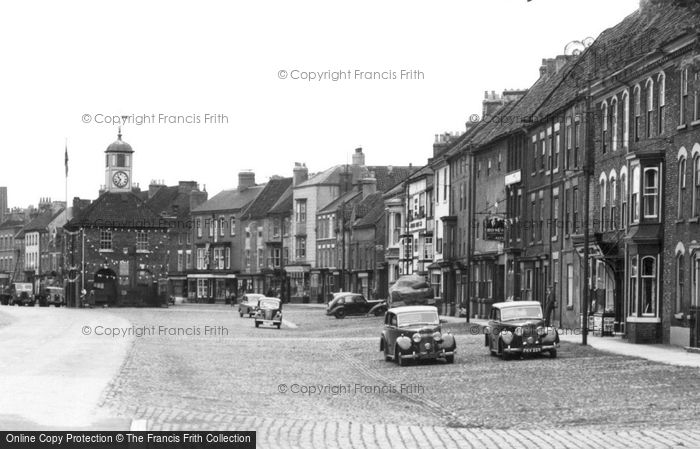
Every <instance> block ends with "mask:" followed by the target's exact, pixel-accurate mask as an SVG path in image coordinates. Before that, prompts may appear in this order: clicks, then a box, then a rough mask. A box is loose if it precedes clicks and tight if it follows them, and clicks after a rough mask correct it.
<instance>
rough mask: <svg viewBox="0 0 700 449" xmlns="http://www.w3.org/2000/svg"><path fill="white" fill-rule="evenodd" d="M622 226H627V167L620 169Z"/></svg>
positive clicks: (622, 227)
mask: <svg viewBox="0 0 700 449" xmlns="http://www.w3.org/2000/svg"><path fill="white" fill-rule="evenodd" d="M620 200H621V206H620V228H621V229H626V228H627V167H622V169H621V170H620Z"/></svg>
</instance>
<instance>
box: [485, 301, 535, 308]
mask: <svg viewBox="0 0 700 449" xmlns="http://www.w3.org/2000/svg"><path fill="white" fill-rule="evenodd" d="M522 306H538V307H541V306H542V305H541V304H540V303H539V302H538V301H506V302H496V303H493V304H492V305H491V307H498V308H499V309H507V308H509V307H522Z"/></svg>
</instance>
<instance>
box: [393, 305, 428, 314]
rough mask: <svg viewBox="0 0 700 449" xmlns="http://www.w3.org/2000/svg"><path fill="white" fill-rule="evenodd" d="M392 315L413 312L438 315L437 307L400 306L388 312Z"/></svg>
mask: <svg viewBox="0 0 700 449" xmlns="http://www.w3.org/2000/svg"><path fill="white" fill-rule="evenodd" d="M388 312H391V313H396V314H399V313H411V312H435V313H437V307H435V306H400V307H392V308H391V309H389V310H388Z"/></svg>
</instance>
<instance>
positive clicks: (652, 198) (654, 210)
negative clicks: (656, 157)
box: [644, 167, 659, 218]
mask: <svg viewBox="0 0 700 449" xmlns="http://www.w3.org/2000/svg"><path fill="white" fill-rule="evenodd" d="M658 216H659V169H658V168H656V167H648V168H645V169H644V218H656V217H658Z"/></svg>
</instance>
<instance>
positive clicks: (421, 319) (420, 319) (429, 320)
mask: <svg viewBox="0 0 700 449" xmlns="http://www.w3.org/2000/svg"><path fill="white" fill-rule="evenodd" d="M415 324H427V325H437V324H440V319H439V318H438V314H437V313H436V312H406V313H402V314H400V315H399V326H411V325H415Z"/></svg>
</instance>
